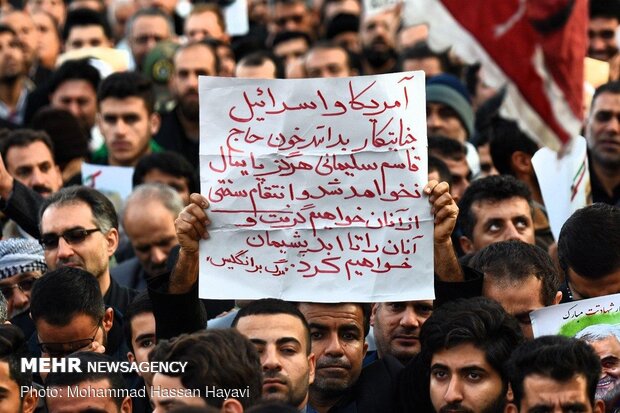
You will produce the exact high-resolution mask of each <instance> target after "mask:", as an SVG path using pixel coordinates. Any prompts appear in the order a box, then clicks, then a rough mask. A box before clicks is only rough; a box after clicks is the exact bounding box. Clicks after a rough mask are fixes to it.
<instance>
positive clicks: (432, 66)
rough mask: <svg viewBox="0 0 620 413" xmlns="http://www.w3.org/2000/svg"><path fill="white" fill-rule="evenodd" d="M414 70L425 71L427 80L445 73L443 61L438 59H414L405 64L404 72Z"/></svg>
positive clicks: (406, 61)
mask: <svg viewBox="0 0 620 413" xmlns="http://www.w3.org/2000/svg"><path fill="white" fill-rule="evenodd" d="M414 70H423V71H424V73H425V74H426V78H427V79H428V78H429V77H433V76H437V75H439V74H441V73H443V69H442V68H441V61H440V60H439V58H438V57H424V58H414V59H407V60H405V61H404V62H403V72H410V71H414Z"/></svg>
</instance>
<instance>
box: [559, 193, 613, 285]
mask: <svg viewBox="0 0 620 413" xmlns="http://www.w3.org/2000/svg"><path fill="white" fill-rule="evenodd" d="M558 259H559V260H560V267H561V268H562V270H563V271H564V272H565V273H566V274H568V269H569V268H571V269H572V270H573V271H575V272H576V273H577V274H579V275H580V276H582V277H585V278H592V279H596V278H602V277H605V276H606V275H609V274H611V273H613V272H614V271H616V270H618V268H620V208H618V207H615V206H612V205H608V204H603V203H597V204H593V205H590V206H587V207H585V208H581V209H579V210H577V211H575V212H574V213H573V215H571V216H570V217H569V218H568V219H567V220H566V222H565V223H564V225H563V226H562V230H561V231H560V236H559V239H558Z"/></svg>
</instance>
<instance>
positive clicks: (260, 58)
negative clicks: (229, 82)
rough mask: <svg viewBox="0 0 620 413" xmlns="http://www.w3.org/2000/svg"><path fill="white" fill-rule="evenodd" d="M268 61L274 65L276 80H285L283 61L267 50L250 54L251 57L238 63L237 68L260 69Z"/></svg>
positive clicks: (244, 58)
mask: <svg viewBox="0 0 620 413" xmlns="http://www.w3.org/2000/svg"><path fill="white" fill-rule="evenodd" d="M267 61H270V62H272V63H273V64H274V66H275V70H276V72H275V77H276V79H284V76H285V75H284V64H283V63H282V59H280V58H279V57H277V56H276V55H274V54H273V53H272V52H269V51H267V50H259V51H258V52H254V53H250V54H249V55H247V56H244V57H243V58H242V59H241V60H240V61H239V62H238V63H237V67H239V66H245V67H259V66H262V65H264V64H265V62H267Z"/></svg>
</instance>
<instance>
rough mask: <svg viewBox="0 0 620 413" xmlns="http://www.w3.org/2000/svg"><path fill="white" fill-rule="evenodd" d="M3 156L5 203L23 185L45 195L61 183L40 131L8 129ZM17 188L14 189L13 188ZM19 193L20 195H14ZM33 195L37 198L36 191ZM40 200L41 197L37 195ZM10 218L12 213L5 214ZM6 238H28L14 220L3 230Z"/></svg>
mask: <svg viewBox="0 0 620 413" xmlns="http://www.w3.org/2000/svg"><path fill="white" fill-rule="evenodd" d="M0 152H2V159H3V161H4V164H5V166H6V170H7V172H8V176H6V175H5V176H6V178H8V180H7V183H6V185H4V186H5V187H6V189H8V190H9V191H10V193H11V196H9V197H3V198H4V199H5V200H6V201H7V203H9V202H11V197H12V196H13V195H15V194H20V193H21V192H23V191H24V190H26V188H24V187H27V188H30V189H32V191H34V192H36V193H38V194H39V195H41V196H42V197H48V196H50V195H51V194H52V193H54V192H56V191H58V190H59V189H60V187H61V186H62V174H61V172H60V168H59V167H58V165H56V162H55V161H54V150H53V144H52V141H51V139H50V138H49V136H47V134H46V133H45V132H42V131H34V130H31V129H17V130H14V131H11V132H9V134H8V135H7V136H6V138H5V139H4V140H3V142H2V145H1V146H0ZM16 187H17V188H16ZM16 196H19V195H16ZM32 196H34V197H37V195H36V194H32ZM37 198H38V199H39V200H40V197H37ZM7 215H8V216H9V217H10V218H13V216H12V214H7ZM3 236H4V237H5V238H28V237H29V235H28V233H27V232H26V231H25V230H24V229H23V228H22V227H20V226H19V225H17V223H16V222H14V221H10V222H9V223H7V224H6V226H5V227H4V229H3Z"/></svg>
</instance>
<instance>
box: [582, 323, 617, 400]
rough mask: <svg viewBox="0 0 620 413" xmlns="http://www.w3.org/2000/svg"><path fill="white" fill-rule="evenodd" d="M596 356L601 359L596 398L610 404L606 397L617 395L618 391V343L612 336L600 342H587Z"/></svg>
mask: <svg viewBox="0 0 620 413" xmlns="http://www.w3.org/2000/svg"><path fill="white" fill-rule="evenodd" d="M588 344H590V345H591V346H592V348H594V351H595V352H596V355H597V356H599V358H600V359H601V367H602V371H601V378H600V380H599V381H598V384H597V386H596V398H597V399H601V400H604V401H606V402H607V401H609V402H611V401H612V400H611V399H610V398H609V397H607V396H610V395H612V394H613V395H615V396H617V395H618V391H619V390H620V388H619V386H618V384H620V342H619V341H618V339H617V338H616V336H614V335H610V336H607V337H605V338H604V339H602V340H596V341H589V342H588Z"/></svg>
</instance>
